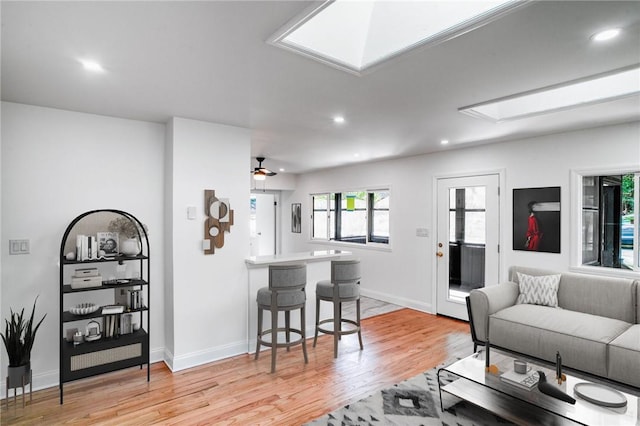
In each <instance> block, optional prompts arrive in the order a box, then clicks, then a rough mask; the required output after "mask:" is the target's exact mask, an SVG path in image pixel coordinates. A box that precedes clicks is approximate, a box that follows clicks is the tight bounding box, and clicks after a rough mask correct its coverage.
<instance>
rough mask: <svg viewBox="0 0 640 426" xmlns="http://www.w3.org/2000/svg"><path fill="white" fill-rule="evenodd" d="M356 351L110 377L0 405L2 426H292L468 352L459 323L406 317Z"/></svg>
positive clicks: (376, 326)
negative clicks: (25, 401) (273, 364)
mask: <svg viewBox="0 0 640 426" xmlns="http://www.w3.org/2000/svg"><path fill="white" fill-rule="evenodd" d="M363 340H364V350H363V351H360V350H359V346H358V339H357V336H356V335H350V336H345V337H343V339H342V341H341V342H340V349H339V356H338V359H334V358H333V340H332V337H331V336H327V335H325V336H321V337H319V338H318V344H317V346H316V348H312V342H313V339H310V340H309V341H308V342H309V343H308V352H309V364H307V365H305V364H304V360H303V358H302V350H301V347H300V346H297V347H294V348H292V349H291V351H290V352H286V351H285V350H281V351H279V352H278V358H277V371H276V373H275V374H270V373H269V371H270V356H269V353H268V352H263V353H262V354H261V356H260V358H259V359H258V361H254V359H253V356H250V355H239V356H236V357H233V358H228V359H224V360H221V361H217V362H213V363H209V364H205V365H202V366H199V367H195V368H191V369H188V370H183V371H179V372H176V373H171V371H170V370H169V369H168V368H167V367H166V365H165V364H164V363H161V362H160V363H155V364H153V365H152V367H151V382H149V383H147V381H146V369H143V370H139V369H138V368H133V369H128V370H124V371H118V372H115V373H110V374H106V375H102V376H98V377H94V378H90V379H85V380H80V381H77V382H73V383H70V384H67V385H66V386H65V403H64V405H59V393H58V388H57V387H54V388H49V389H45V390H41V391H38V392H34V394H33V402H32V403H30V404H29V403H28V404H27V406H26V407H25V408H22V404H21V402H20V401H21V399H20V398H18V403H17V404H15V405H14V404H13V401H12V402H11V404H10V406H9V409H8V410H7V409H6V408H5V405H4V401H3V405H2V416H1V420H2V422H1V423H2V424H3V425H14V424H45V425H54V424H83V425H86V424H92V425H94V424H101V425H102V424H104V425H147V424H168V425H171V424H180V425H191V424H197V425H206V424H216V425H219V424H222V425H254V424H256V425H257V424H262V425H299V424H302V423H305V422H307V421H310V420H312V419H314V418H316V417H319V416H321V415H323V414H325V413H327V412H329V411H332V410H334V409H336V408H339V407H341V406H343V405H345V404H347V403H349V402H351V401H355V400H358V399H360V398H362V397H364V396H366V395H368V394H370V393H371V392H373V391H374V390H376V389H379V388H381V387H384V386H389V385H391V384H393V383H397V382H400V381H402V380H404V379H407V378H409V377H412V376H415V375H416V374H419V373H421V372H422V371H425V370H427V369H430V368H433V367H435V366H436V365H438V364H440V363H442V362H444V361H446V360H448V359H450V358H452V357H453V356H464V355H468V354H471V353H472V349H473V344H472V342H471V337H470V335H469V326H468V324H467V323H465V322H462V321H457V320H453V319H450V318H445V317H437V316H434V315H429V314H425V313H421V312H417V311H414V310H410V309H401V310H398V311H394V312H390V313H386V314H383V315H379V316H375V317H372V318H367V319H365V320H363Z"/></svg>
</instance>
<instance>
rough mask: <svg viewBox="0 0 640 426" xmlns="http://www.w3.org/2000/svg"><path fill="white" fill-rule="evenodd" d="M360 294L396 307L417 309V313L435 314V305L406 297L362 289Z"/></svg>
mask: <svg viewBox="0 0 640 426" xmlns="http://www.w3.org/2000/svg"><path fill="white" fill-rule="evenodd" d="M360 294H361V295H363V296H365V297H370V298H372V299H377V300H382V301H383V302H387V303H393V304H394V305H398V306H402V307H404V308H411V309H415V310H416V311H421V312H426V313H428V314H435V312H433V305H432V304H431V303H424V302H419V301H417V300H415V299H407V298H404V297H397V296H394V295H392V294H389V293H382V292H379V291H375V290H369V289H366V288H361V289H360Z"/></svg>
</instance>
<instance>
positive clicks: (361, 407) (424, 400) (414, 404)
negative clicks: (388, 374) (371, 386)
mask: <svg viewBox="0 0 640 426" xmlns="http://www.w3.org/2000/svg"><path fill="white" fill-rule="evenodd" d="M443 365H444V364H443ZM447 365H448V364H447ZM438 368H440V366H439V367H436V368H433V369H431V370H428V371H426V372H424V373H422V374H418V375H417V376H415V377H412V378H410V379H408V380H405V381H404V382H401V383H398V384H396V385H393V386H391V387H389V388H385V389H381V390H379V391H376V392H375V393H374V394H373V395H369V396H368V397H366V398H364V399H361V400H359V401H357V402H354V403H352V404H348V405H346V406H344V407H342V408H339V409H337V410H335V411H333V412H331V413H329V414H325V415H324V416H322V417H319V418H317V419H315V420H313V421H311V422H310V423H307V425H310V426H311V425H312V426H319V425H320V426H370V425H371V426H373V425H377V426H382V425H384V426H387V425H398V426H405V425H406V426H413V425H425V426H427V425H429V426H430V425H438V426H440V425H442V426H472V425H478V426H480V425H487V426H489V425H511V424H512V423H510V422H508V421H506V420H503V419H501V418H499V417H497V416H495V415H493V414H491V413H489V412H488V411H485V410H483V409H481V408H479V407H476V406H475V405H473V404H470V403H468V402H466V401H463V400H461V399H459V398H456V397H455V396H453V395H450V394H447V393H445V392H443V393H442V398H443V403H444V407H445V411H444V412H443V411H441V410H440V396H439V394H438V379H437V376H436V374H437V371H438ZM441 377H442V376H441ZM443 381H444V380H443Z"/></svg>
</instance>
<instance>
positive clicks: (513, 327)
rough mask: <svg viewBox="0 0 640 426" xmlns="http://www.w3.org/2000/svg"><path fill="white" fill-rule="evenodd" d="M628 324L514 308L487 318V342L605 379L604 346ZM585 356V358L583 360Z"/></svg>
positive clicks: (557, 311) (544, 308)
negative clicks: (557, 357)
mask: <svg viewBox="0 0 640 426" xmlns="http://www.w3.org/2000/svg"><path fill="white" fill-rule="evenodd" d="M630 326H631V324H629V323H627V322H624V321H620V320H616V319H612V318H606V317H598V316H595V315H590V314H585V313H582V312H574V311H568V310H565V309H558V308H551V307H548V306H539V305H514V306H511V307H509V308H506V309H503V310H501V311H499V312H496V313H495V314H493V315H491V316H490V317H489V341H490V342H491V344H492V345H496V346H500V347H504V348H506V349H510V350H512V351H516V352H521V353H523V354H525V355H530V356H534V357H537V358H541V359H544V360H547V361H549V362H555V359H556V352H560V354H561V355H562V362H563V364H564V365H566V366H567V367H571V368H575V369H577V370H582V371H586V372H589V373H593V374H597V375H600V376H606V375H607V343H609V342H610V341H612V340H613V339H615V338H616V337H618V336H619V335H620V334H622V333H623V332H624V331H625V330H626V329H628V328H629V327H630ZM585 354H588V356H585Z"/></svg>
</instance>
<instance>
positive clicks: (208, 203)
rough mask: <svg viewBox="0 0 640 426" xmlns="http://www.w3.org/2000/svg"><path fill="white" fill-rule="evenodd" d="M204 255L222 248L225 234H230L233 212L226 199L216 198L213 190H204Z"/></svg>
mask: <svg viewBox="0 0 640 426" xmlns="http://www.w3.org/2000/svg"><path fill="white" fill-rule="evenodd" d="M204 209H205V217H206V219H205V221H204V241H205V244H204V246H203V249H204V254H213V253H214V252H215V249H216V248H222V247H223V246H224V234H225V232H231V226H232V225H233V210H231V204H230V203H229V199H228V198H218V197H216V191H214V190H213V189H205V190H204Z"/></svg>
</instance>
